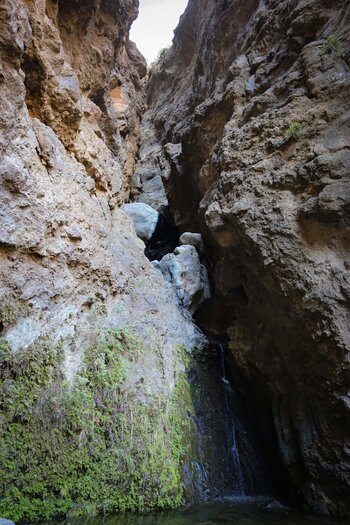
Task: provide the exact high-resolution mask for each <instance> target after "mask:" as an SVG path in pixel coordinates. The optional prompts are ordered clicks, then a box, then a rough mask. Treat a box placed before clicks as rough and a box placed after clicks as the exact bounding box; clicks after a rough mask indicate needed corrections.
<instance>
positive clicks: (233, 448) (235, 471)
mask: <svg viewBox="0 0 350 525" xmlns="http://www.w3.org/2000/svg"><path fill="white" fill-rule="evenodd" d="M218 345H219V349H220V357H221V370H222V377H221V379H222V382H223V384H224V401H225V423H226V428H227V429H228V437H229V443H228V446H229V450H230V459H231V461H232V463H233V465H232V475H234V476H235V484H236V486H237V488H236V490H235V494H236V495H237V496H244V495H245V491H244V478H243V470H242V464H241V458H240V453H239V449H238V446H237V438H236V425H235V422H234V420H233V412H232V409H231V407H230V404H229V395H230V394H231V390H232V386H231V382H230V380H229V379H228V377H227V374H226V366H225V351H224V347H223V345H222V344H221V343H218Z"/></svg>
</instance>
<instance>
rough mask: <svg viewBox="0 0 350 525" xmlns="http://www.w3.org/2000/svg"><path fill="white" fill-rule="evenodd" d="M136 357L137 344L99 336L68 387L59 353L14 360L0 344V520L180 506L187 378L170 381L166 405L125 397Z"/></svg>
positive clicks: (45, 350) (161, 399) (33, 350)
mask: <svg viewBox="0 0 350 525" xmlns="http://www.w3.org/2000/svg"><path fill="white" fill-rule="evenodd" d="M142 351H143V348H142V342H141V341H140V340H139V339H138V338H136V336H133V335H131V334H130V333H127V332H126V331H124V330H111V329H108V330H104V331H102V333H101V334H100V336H99V338H98V340H97V342H96V343H95V344H94V345H92V346H91V347H90V348H89V349H88V350H87V351H86V352H85V356H84V361H83V366H82V369H81V371H80V372H79V374H78V376H77V377H76V380H75V382H74V385H69V384H68V383H67V382H66V381H65V379H64V377H63V375H62V372H61V367H60V365H61V360H62V356H63V353H62V352H61V349H60V346H59V345H52V344H50V343H49V342H45V341H43V342H42V343H41V344H40V345H39V344H36V345H33V346H32V347H30V348H27V349H24V350H20V351H18V352H13V351H12V350H11V348H10V346H9V345H8V343H7V342H6V341H5V340H4V339H3V340H2V341H1V362H2V368H1V371H0V381H1V383H0V396H1V397H0V404H1V412H2V416H1V428H0V432H1V433H0V462H1V464H2V466H3V467H2V476H1V481H0V492H1V493H2V494H3V497H2V499H1V501H0V514H1V515H3V516H5V517H8V518H11V519H13V520H15V521H22V520H38V519H47V518H51V517H53V516H56V515H62V514H67V513H70V515H72V514H74V515H76V514H78V515H79V514H91V513H92V514H94V513H107V512H111V511H126V510H131V511H136V510H138V511H142V510H146V509H155V508H169V507H177V506H179V505H181V503H182V502H183V495H184V492H183V481H182V478H183V476H182V473H181V468H182V459H183V455H184V453H185V445H186V440H188V439H190V437H189V433H188V432H185V431H187V430H188V425H189V422H188V421H187V420H186V417H187V414H188V411H187V410H184V409H183V402H182V400H181V399H180V397H181V396H182V395H183V392H184V391H186V390H187V391H189V387H188V386H187V379H186V375H185V374H184V373H183V372H179V371H178V372H176V374H177V376H178V377H176V378H174V385H175V386H174V391H173V400H171V398H170V397H169V398H167V397H165V396H158V397H156V396H154V397H150V398H149V399H147V402H145V401H144V400H141V398H138V397H137V395H135V394H134V395H128V394H127V393H126V392H125V390H124V389H123V381H124V379H125V377H126V375H127V373H128V368H129V366H130V364H131V362H132V361H133V360H137V356H138V354H139V353H140V352H142ZM140 389H142V385H140ZM185 399H186V402H187V401H188V402H190V398H189V397H188V396H185ZM181 407H182V408H181ZM189 409H190V407H189Z"/></svg>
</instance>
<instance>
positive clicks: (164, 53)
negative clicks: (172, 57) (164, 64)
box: [158, 47, 169, 60]
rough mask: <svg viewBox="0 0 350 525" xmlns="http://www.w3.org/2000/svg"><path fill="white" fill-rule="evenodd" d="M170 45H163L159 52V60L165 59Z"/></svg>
mask: <svg viewBox="0 0 350 525" xmlns="http://www.w3.org/2000/svg"><path fill="white" fill-rule="evenodd" d="M168 49H169V47H162V48H161V49H160V50H159V52H158V60H163V58H164V57H165V55H166V52H167V51H168Z"/></svg>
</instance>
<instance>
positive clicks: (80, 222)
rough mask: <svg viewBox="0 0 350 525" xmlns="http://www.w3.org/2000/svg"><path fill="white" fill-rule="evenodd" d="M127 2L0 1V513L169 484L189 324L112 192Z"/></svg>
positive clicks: (154, 494) (139, 102) (134, 137)
mask: <svg viewBox="0 0 350 525" xmlns="http://www.w3.org/2000/svg"><path fill="white" fill-rule="evenodd" d="M137 7H138V2H137V1H136V0H135V1H134V0H120V1H114V0H113V1H109V0H91V1H88V2H86V1H85V0H74V1H71V0H61V1H60V2H57V1H53V0H47V1H44V0H35V1H30V2H27V1H26V0H15V1H13V0H4V1H2V2H1V6H0V51H1V61H0V101H1V102H0V104H1V115H0V133H1V134H0V159H1V161H0V173H1V183H0V199H1V207H0V213H1V233H0V236H1V237H0V275H1V280H0V297H1V306H0V321H1V323H0V328H1V340H0V354H1V367H0V383H1V384H0V405H1V432H0V465H1V467H0V468H1V475H0V494H1V495H0V515H2V516H4V517H9V518H11V519H13V520H15V521H22V520H37V519H39V520H40V519H45V518H50V517H51V516H53V515H57V514H66V513H67V512H70V513H73V514H74V513H77V514H84V513H95V512H110V511H113V510H114V511H117V510H127V509H129V510H136V509H139V510H142V509H144V508H163V507H169V506H176V505H178V504H179V503H180V502H181V501H182V499H183V480H182V474H181V465H180V460H182V459H181V458H182V457H183V447H184V445H185V443H183V437H184V435H185V428H186V429H187V430H186V433H187V434H188V426H186V424H187V423H186V424H185V422H184V414H185V412H184V410H185V408H186V410H190V409H191V407H190V405H189V403H190V398H189V397H188V394H186V393H188V389H189V385H188V382H187V379H186V376H185V365H184V355H185V354H184V352H185V351H182V349H183V348H187V350H186V351H188V352H190V351H191V349H192V348H194V347H197V348H200V347H202V346H203V343H204V337H203V336H202V334H201V333H200V332H199V330H198V329H197V328H196V327H195V326H194V325H193V323H192V320H191V318H190V316H189V314H188V313H187V312H185V311H184V310H182V309H181V308H180V305H179V304H178V300H177V297H176V295H175V293H174V291H173V290H172V289H171V287H170V286H167V285H166V284H165V282H164V279H163V277H162V276H161V275H160V274H159V272H156V270H155V269H154V268H153V267H152V266H151V264H150V263H149V261H148V260H147V259H146V257H145V256H144V253H143V252H144V245H143V243H142V242H141V241H140V240H139V239H138V238H137V236H136V233H135V230H134V228H133V225H132V223H131V221H130V220H129V219H128V218H127V217H126V215H125V214H124V212H123V211H122V209H121V206H122V204H123V203H124V202H125V201H126V200H127V199H128V198H129V193H130V190H131V176H132V173H133V170H134V164H135V161H136V153H137V151H138V146H139V140H140V118H141V113H142V111H143V106H144V101H143V92H142V85H141V84H142V78H143V77H144V75H145V74H146V64H145V61H144V59H143V57H142V56H141V55H140V54H139V52H138V51H137V49H136V47H135V45H134V44H132V43H131V42H130V41H129V37H128V33H129V28H130V25H131V23H132V21H133V19H134V18H135V17H136V16H137ZM186 396H187V397H186ZM181 407H182V408H181ZM186 413H187V412H186ZM183 425H184V426H183ZM184 441H185V440H184ZM145 487H146V488H145Z"/></svg>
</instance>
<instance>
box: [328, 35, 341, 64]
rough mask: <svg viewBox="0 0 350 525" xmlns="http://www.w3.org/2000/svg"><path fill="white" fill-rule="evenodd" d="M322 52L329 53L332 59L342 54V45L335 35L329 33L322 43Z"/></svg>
mask: <svg viewBox="0 0 350 525" xmlns="http://www.w3.org/2000/svg"><path fill="white" fill-rule="evenodd" d="M323 49H324V52H325V53H330V54H331V55H332V57H333V58H334V59H339V58H341V57H342V56H343V54H344V50H343V46H342V45H341V43H340V42H339V40H338V39H337V37H336V36H335V35H329V36H328V37H327V39H326V43H325V44H324V47H323Z"/></svg>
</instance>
